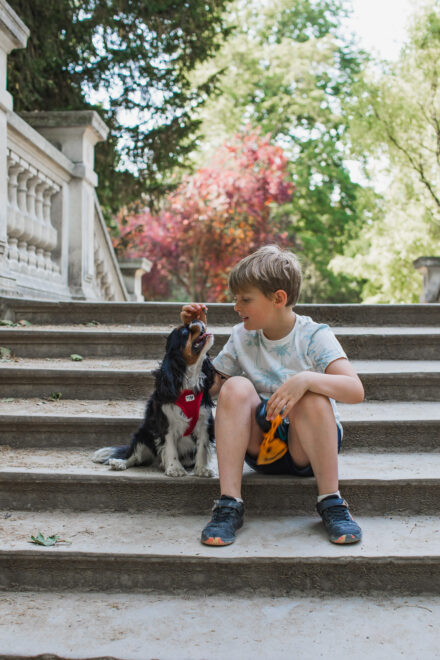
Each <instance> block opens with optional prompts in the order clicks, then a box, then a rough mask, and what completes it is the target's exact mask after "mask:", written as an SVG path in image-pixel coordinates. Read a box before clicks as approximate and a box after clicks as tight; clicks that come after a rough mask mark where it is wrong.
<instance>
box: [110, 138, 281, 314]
mask: <svg viewBox="0 0 440 660" xmlns="http://www.w3.org/2000/svg"><path fill="white" fill-rule="evenodd" d="M287 164H288V162H287V159H286V157H285V156H284V153H283V151H282V149H281V148H280V147H278V146H275V145H273V144H271V143H270V138H269V136H266V137H262V136H261V135H260V134H259V133H258V132H255V131H253V132H247V133H243V134H239V135H237V136H235V139H234V141H233V142H232V143H230V144H225V145H224V146H223V147H221V148H220V149H219V150H218V152H217V153H216V154H215V156H214V157H213V159H212V163H211V164H210V165H209V166H208V167H204V168H202V169H200V170H198V171H197V172H195V174H193V175H192V176H187V177H186V178H184V180H183V181H182V183H181V184H180V185H179V187H178V188H177V189H176V190H175V191H174V192H173V193H171V194H170V195H169V197H168V198H167V200H166V203H165V205H164V208H163V210H162V211H160V212H159V213H157V214H156V215H153V214H151V213H150V212H149V211H148V210H145V211H143V212H141V213H136V214H127V213H124V212H123V211H122V212H121V213H120V214H119V216H118V218H117V222H118V227H119V231H120V236H119V237H118V238H117V239H115V241H114V245H115V249H116V251H117V252H118V254H119V255H121V256H125V257H127V258H133V257H147V258H148V259H150V260H151V261H152V262H153V264H154V266H153V268H152V270H151V272H150V273H148V274H147V275H145V276H144V279H143V289H144V294H145V297H146V298H147V300H165V299H169V298H170V297H173V295H174V296H175V295H176V292H179V294H178V296H179V297H180V298H185V299H191V300H194V301H208V302H209V301H218V302H221V301H225V300H226V299H227V280H228V274H229V272H230V270H231V268H232V266H233V265H234V264H235V263H236V262H237V261H238V260H239V259H241V258H242V257H244V256H246V255H247V254H249V253H250V252H252V251H254V250H256V249H257V248H258V247H259V246H261V245H265V244H267V243H277V244H278V245H281V246H287V245H288V234H287V231H286V227H287V224H288V218H287V217H286V215H285V214H284V215H283V213H282V205H283V204H285V203H287V202H289V201H290V200H291V198H292V194H293V188H294V186H293V184H292V181H291V177H290V175H289V172H288V168H287Z"/></svg>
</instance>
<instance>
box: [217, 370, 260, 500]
mask: <svg viewBox="0 0 440 660" xmlns="http://www.w3.org/2000/svg"><path fill="white" fill-rule="evenodd" d="M259 403H260V397H259V396H258V394H257V392H256V391H255V388H254V386H253V385H252V383H251V382H250V381H249V380H248V379H247V378H243V377H242V376H233V377H232V378H228V380H227V381H226V382H225V383H224V384H223V385H222V389H221V390H220V393H219V397H218V403H217V412H216V416H215V438H216V445H217V460H218V470H219V476H220V490H221V494H222V495H229V496H230V497H241V480H242V474H243V462H244V456H245V453H246V450H248V451H249V452H250V453H251V454H252V455H257V454H258V450H259V447H260V443H261V440H262V433H261V430H260V428H259V427H258V426H257V423H256V421H255V410H256V408H257V406H258V404H259Z"/></svg>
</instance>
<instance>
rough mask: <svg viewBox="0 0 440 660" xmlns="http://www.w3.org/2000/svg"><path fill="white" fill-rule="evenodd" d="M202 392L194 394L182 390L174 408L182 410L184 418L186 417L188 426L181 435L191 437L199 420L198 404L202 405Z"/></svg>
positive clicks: (190, 391)
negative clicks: (177, 407)
mask: <svg viewBox="0 0 440 660" xmlns="http://www.w3.org/2000/svg"><path fill="white" fill-rule="evenodd" d="M202 397H203V392H199V393H198V394H194V392H193V391H192V390H183V392H182V393H181V394H180V396H179V398H178V399H177V401H176V406H179V408H180V409H181V410H182V412H183V414H184V415H185V417H188V419H189V424H188V428H187V429H186V431H185V433H184V434H183V435H191V433H192V432H193V431H194V427H195V425H196V424H197V422H198V419H199V410H200V404H201V403H202Z"/></svg>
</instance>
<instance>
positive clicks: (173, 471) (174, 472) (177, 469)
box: [165, 464, 188, 477]
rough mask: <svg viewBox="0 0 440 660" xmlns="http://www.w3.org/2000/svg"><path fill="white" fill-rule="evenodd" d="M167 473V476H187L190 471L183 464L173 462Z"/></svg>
mask: <svg viewBox="0 0 440 660" xmlns="http://www.w3.org/2000/svg"><path fill="white" fill-rule="evenodd" d="M165 474H166V476H167V477H186V476H187V475H188V472H187V471H186V470H185V468H184V467H182V466H181V465H176V464H173V465H169V466H168V467H167V469H166V470H165Z"/></svg>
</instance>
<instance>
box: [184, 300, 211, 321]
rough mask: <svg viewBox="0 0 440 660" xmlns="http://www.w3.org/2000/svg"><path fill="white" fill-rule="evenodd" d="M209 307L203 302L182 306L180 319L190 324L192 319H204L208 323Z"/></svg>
mask: <svg viewBox="0 0 440 660" xmlns="http://www.w3.org/2000/svg"><path fill="white" fill-rule="evenodd" d="M207 311H208V308H207V307H206V305H204V304H203V303H188V304H187V305H184V306H183V307H182V311H181V312H180V320H181V321H182V323H183V324H184V325H188V323H191V321H202V322H203V323H204V324H205V325H207V321H206V313H207Z"/></svg>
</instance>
